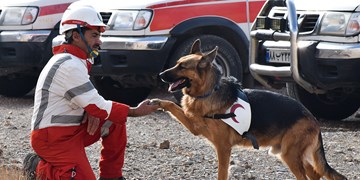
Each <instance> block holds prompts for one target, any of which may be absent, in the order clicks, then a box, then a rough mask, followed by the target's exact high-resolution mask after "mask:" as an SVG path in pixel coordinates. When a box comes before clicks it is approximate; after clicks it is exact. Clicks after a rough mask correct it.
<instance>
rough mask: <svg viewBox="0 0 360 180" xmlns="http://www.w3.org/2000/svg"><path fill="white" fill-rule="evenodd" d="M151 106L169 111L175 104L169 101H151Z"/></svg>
mask: <svg viewBox="0 0 360 180" xmlns="http://www.w3.org/2000/svg"><path fill="white" fill-rule="evenodd" d="M149 104H151V105H158V106H159V107H160V108H162V109H163V110H165V111H167V110H168V107H169V106H171V104H174V103H173V102H171V101H168V100H162V99H151V100H150V102H149Z"/></svg>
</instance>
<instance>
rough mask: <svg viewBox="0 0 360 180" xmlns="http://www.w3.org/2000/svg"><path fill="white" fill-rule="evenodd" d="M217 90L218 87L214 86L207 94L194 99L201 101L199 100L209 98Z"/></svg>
mask: <svg viewBox="0 0 360 180" xmlns="http://www.w3.org/2000/svg"><path fill="white" fill-rule="evenodd" d="M218 89H219V85H215V87H214V89H211V90H210V91H208V92H207V93H205V94H204V95H202V96H196V97H195V98H197V99H201V98H206V97H209V96H210V95H211V94H212V93H213V92H214V91H217V90H218Z"/></svg>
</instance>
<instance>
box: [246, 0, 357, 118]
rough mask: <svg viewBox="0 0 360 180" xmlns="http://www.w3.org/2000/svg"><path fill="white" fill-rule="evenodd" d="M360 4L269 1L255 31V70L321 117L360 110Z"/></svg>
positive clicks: (261, 79) (325, 0)
mask: <svg viewBox="0 0 360 180" xmlns="http://www.w3.org/2000/svg"><path fill="white" fill-rule="evenodd" d="M359 39H360V2H359V1H356V0H342V1H337V2H333V3H331V2H330V1H328V0H316V1H312V0H286V1H285V0H268V1H267V2H266V3H265V5H264V6H263V9H262V10H261V11H260V13H259V16H258V17H257V19H256V21H255V23H254V26H253V27H252V31H251V51H250V52H251V54H250V57H251V58H250V69H251V72H252V74H253V76H254V77H255V78H256V79H257V80H258V81H259V82H260V83H261V84H263V85H264V86H267V87H270V88H277V87H281V86H282V85H284V86H285V85H286V87H287V90H288V93H289V95H290V96H292V97H294V98H296V99H297V100H299V101H300V102H302V103H303V104H304V105H305V106H306V107H307V108H308V109H309V110H310V111H311V112H312V113H313V114H314V115H315V116H317V117H319V118H325V119H332V120H341V119H344V118H346V117H348V116H350V115H352V114H353V113H354V112H356V111H357V110H358V109H359V107H360V71H359V69H360V40H359Z"/></svg>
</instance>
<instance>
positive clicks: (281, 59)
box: [266, 48, 290, 63]
mask: <svg viewBox="0 0 360 180" xmlns="http://www.w3.org/2000/svg"><path fill="white" fill-rule="evenodd" d="M266 62H270V63H290V50H289V49H273V48H272V49H267V50H266Z"/></svg>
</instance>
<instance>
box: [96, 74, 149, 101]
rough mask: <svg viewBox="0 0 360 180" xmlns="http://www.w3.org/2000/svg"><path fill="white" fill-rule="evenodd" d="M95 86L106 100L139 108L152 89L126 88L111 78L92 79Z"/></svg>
mask: <svg viewBox="0 0 360 180" xmlns="http://www.w3.org/2000/svg"><path fill="white" fill-rule="evenodd" d="M91 80H92V82H93V83H94V86H95V87H96V89H97V90H98V91H99V94H100V95H102V96H103V97H104V98H105V99H108V100H113V101H116V102H120V103H124V104H127V105H130V106H137V105H138V104H139V103H140V102H141V101H143V100H144V99H146V97H147V96H148V95H149V94H150V92H151V88H146V87H136V88H124V87H122V86H121V84H120V83H118V82H117V81H114V80H113V79H111V78H110V77H92V78H91Z"/></svg>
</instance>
